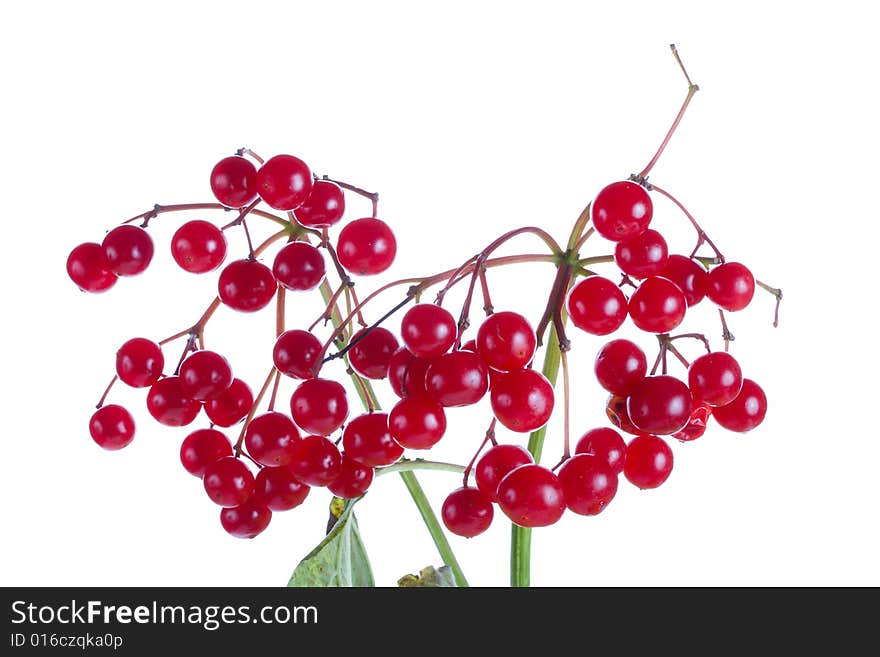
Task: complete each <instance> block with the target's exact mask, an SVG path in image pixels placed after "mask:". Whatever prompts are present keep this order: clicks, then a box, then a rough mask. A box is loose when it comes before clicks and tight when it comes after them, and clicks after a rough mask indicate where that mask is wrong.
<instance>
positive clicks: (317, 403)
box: [290, 378, 348, 436]
mask: <svg viewBox="0 0 880 657" xmlns="http://www.w3.org/2000/svg"><path fill="white" fill-rule="evenodd" d="M290 414H291V416H292V417H293V421H294V422H296V425H297V426H298V427H299V428H300V429H302V430H303V431H305V432H307V433H313V434H317V435H319V436H329V435H330V434H331V433H333V432H334V431H336V430H337V429H338V428H339V427H341V426H342V423H343V422H345V418H346V417H348V396H347V395H346V394H345V388H344V387H343V386H342V384H340V383H338V382H336V381H333V380H332V379H321V378H314V379H308V380H306V381H303V382H302V383H300V384H299V386H297V388H296V390H294V391H293V395H291V397H290Z"/></svg>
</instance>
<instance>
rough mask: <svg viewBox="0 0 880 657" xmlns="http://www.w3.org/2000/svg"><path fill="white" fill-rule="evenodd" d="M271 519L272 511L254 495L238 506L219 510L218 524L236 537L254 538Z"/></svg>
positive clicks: (263, 529)
mask: <svg viewBox="0 0 880 657" xmlns="http://www.w3.org/2000/svg"><path fill="white" fill-rule="evenodd" d="M271 520H272V511H271V510H269V508H268V507H267V506H266V505H265V504H264V503H263V501H262V500H261V499H260V498H259V497H258V496H256V495H253V496H251V497H250V498H249V499H248V500H247V501H245V502H243V503H242V504H239V505H238V506H234V507H230V508H225V509H222V510H221V511H220V524H221V525H222V526H223V529H225V530H226V533H227V534H229V535H231V536H235V537H236V538H254V537H255V536H257V535H258V534H261V533H262V532H263V531H265V529H266V527H268V526H269V522H270V521H271Z"/></svg>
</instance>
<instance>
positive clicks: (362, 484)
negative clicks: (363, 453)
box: [327, 454, 374, 499]
mask: <svg viewBox="0 0 880 657" xmlns="http://www.w3.org/2000/svg"><path fill="white" fill-rule="evenodd" d="M373 476H374V470H373V468H371V467H370V466H368V465H364V464H363V463H358V462H357V461H355V460H354V459H352V458H349V457H348V456H347V455H345V454H343V455H342V463H341V465H340V467H339V474H338V475H337V476H336V479H334V480H333V481H332V482H330V483H329V484H327V490H329V491H330V492H331V493H333V494H334V495H336V497H342V498H344V499H353V498H355V497H360V496H361V495H363V494H364V493H366V492H367V489H369V487H370V484H372V483H373Z"/></svg>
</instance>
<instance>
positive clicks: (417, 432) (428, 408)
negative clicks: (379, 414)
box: [388, 396, 446, 449]
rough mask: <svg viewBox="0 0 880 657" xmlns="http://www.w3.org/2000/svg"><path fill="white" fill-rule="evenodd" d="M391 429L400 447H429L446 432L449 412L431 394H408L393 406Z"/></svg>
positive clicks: (390, 420)
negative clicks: (414, 395)
mask: <svg viewBox="0 0 880 657" xmlns="http://www.w3.org/2000/svg"><path fill="white" fill-rule="evenodd" d="M388 432H389V433H390V434H391V436H392V437H393V438H394V440H396V441H397V442H398V443H399V444H400V446H401V447H405V448H407V449H428V448H429V447H433V446H434V445H436V444H437V443H438V442H439V441H440V439H441V438H442V437H443V434H444V433H446V413H445V411H444V410H443V406H441V405H440V404H439V403H438V402H436V401H434V400H433V399H430V398H429V397H425V396H416V397H407V398H405V399H401V400H400V401H399V402H397V403H396V404H395V405H394V406H393V407H392V408H391V412H390V413H389V414H388Z"/></svg>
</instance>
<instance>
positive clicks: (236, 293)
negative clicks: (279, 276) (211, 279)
mask: <svg viewBox="0 0 880 657" xmlns="http://www.w3.org/2000/svg"><path fill="white" fill-rule="evenodd" d="M277 289H278V283H277V281H276V280H275V276H274V275H273V274H272V270H271V269H269V268H268V267H267V266H266V265H264V264H263V263H261V262H257V261H256V260H247V259H245V260H235V261H233V262H230V263H229V264H228V265H226V267H224V268H223V271H222V272H220V278H219V280H218V282H217V294H218V296H219V297H220V300H221V301H222V302H223V303H225V304H226V305H227V306H229V307H230V308H233V309H234V310H238V311H240V312H243V313H252V312H256V311H257V310H260V309H262V308H265V307H266V306H268V305H269V302H270V301H272V298H273V297H274V296H275V292H276V290H277Z"/></svg>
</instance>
